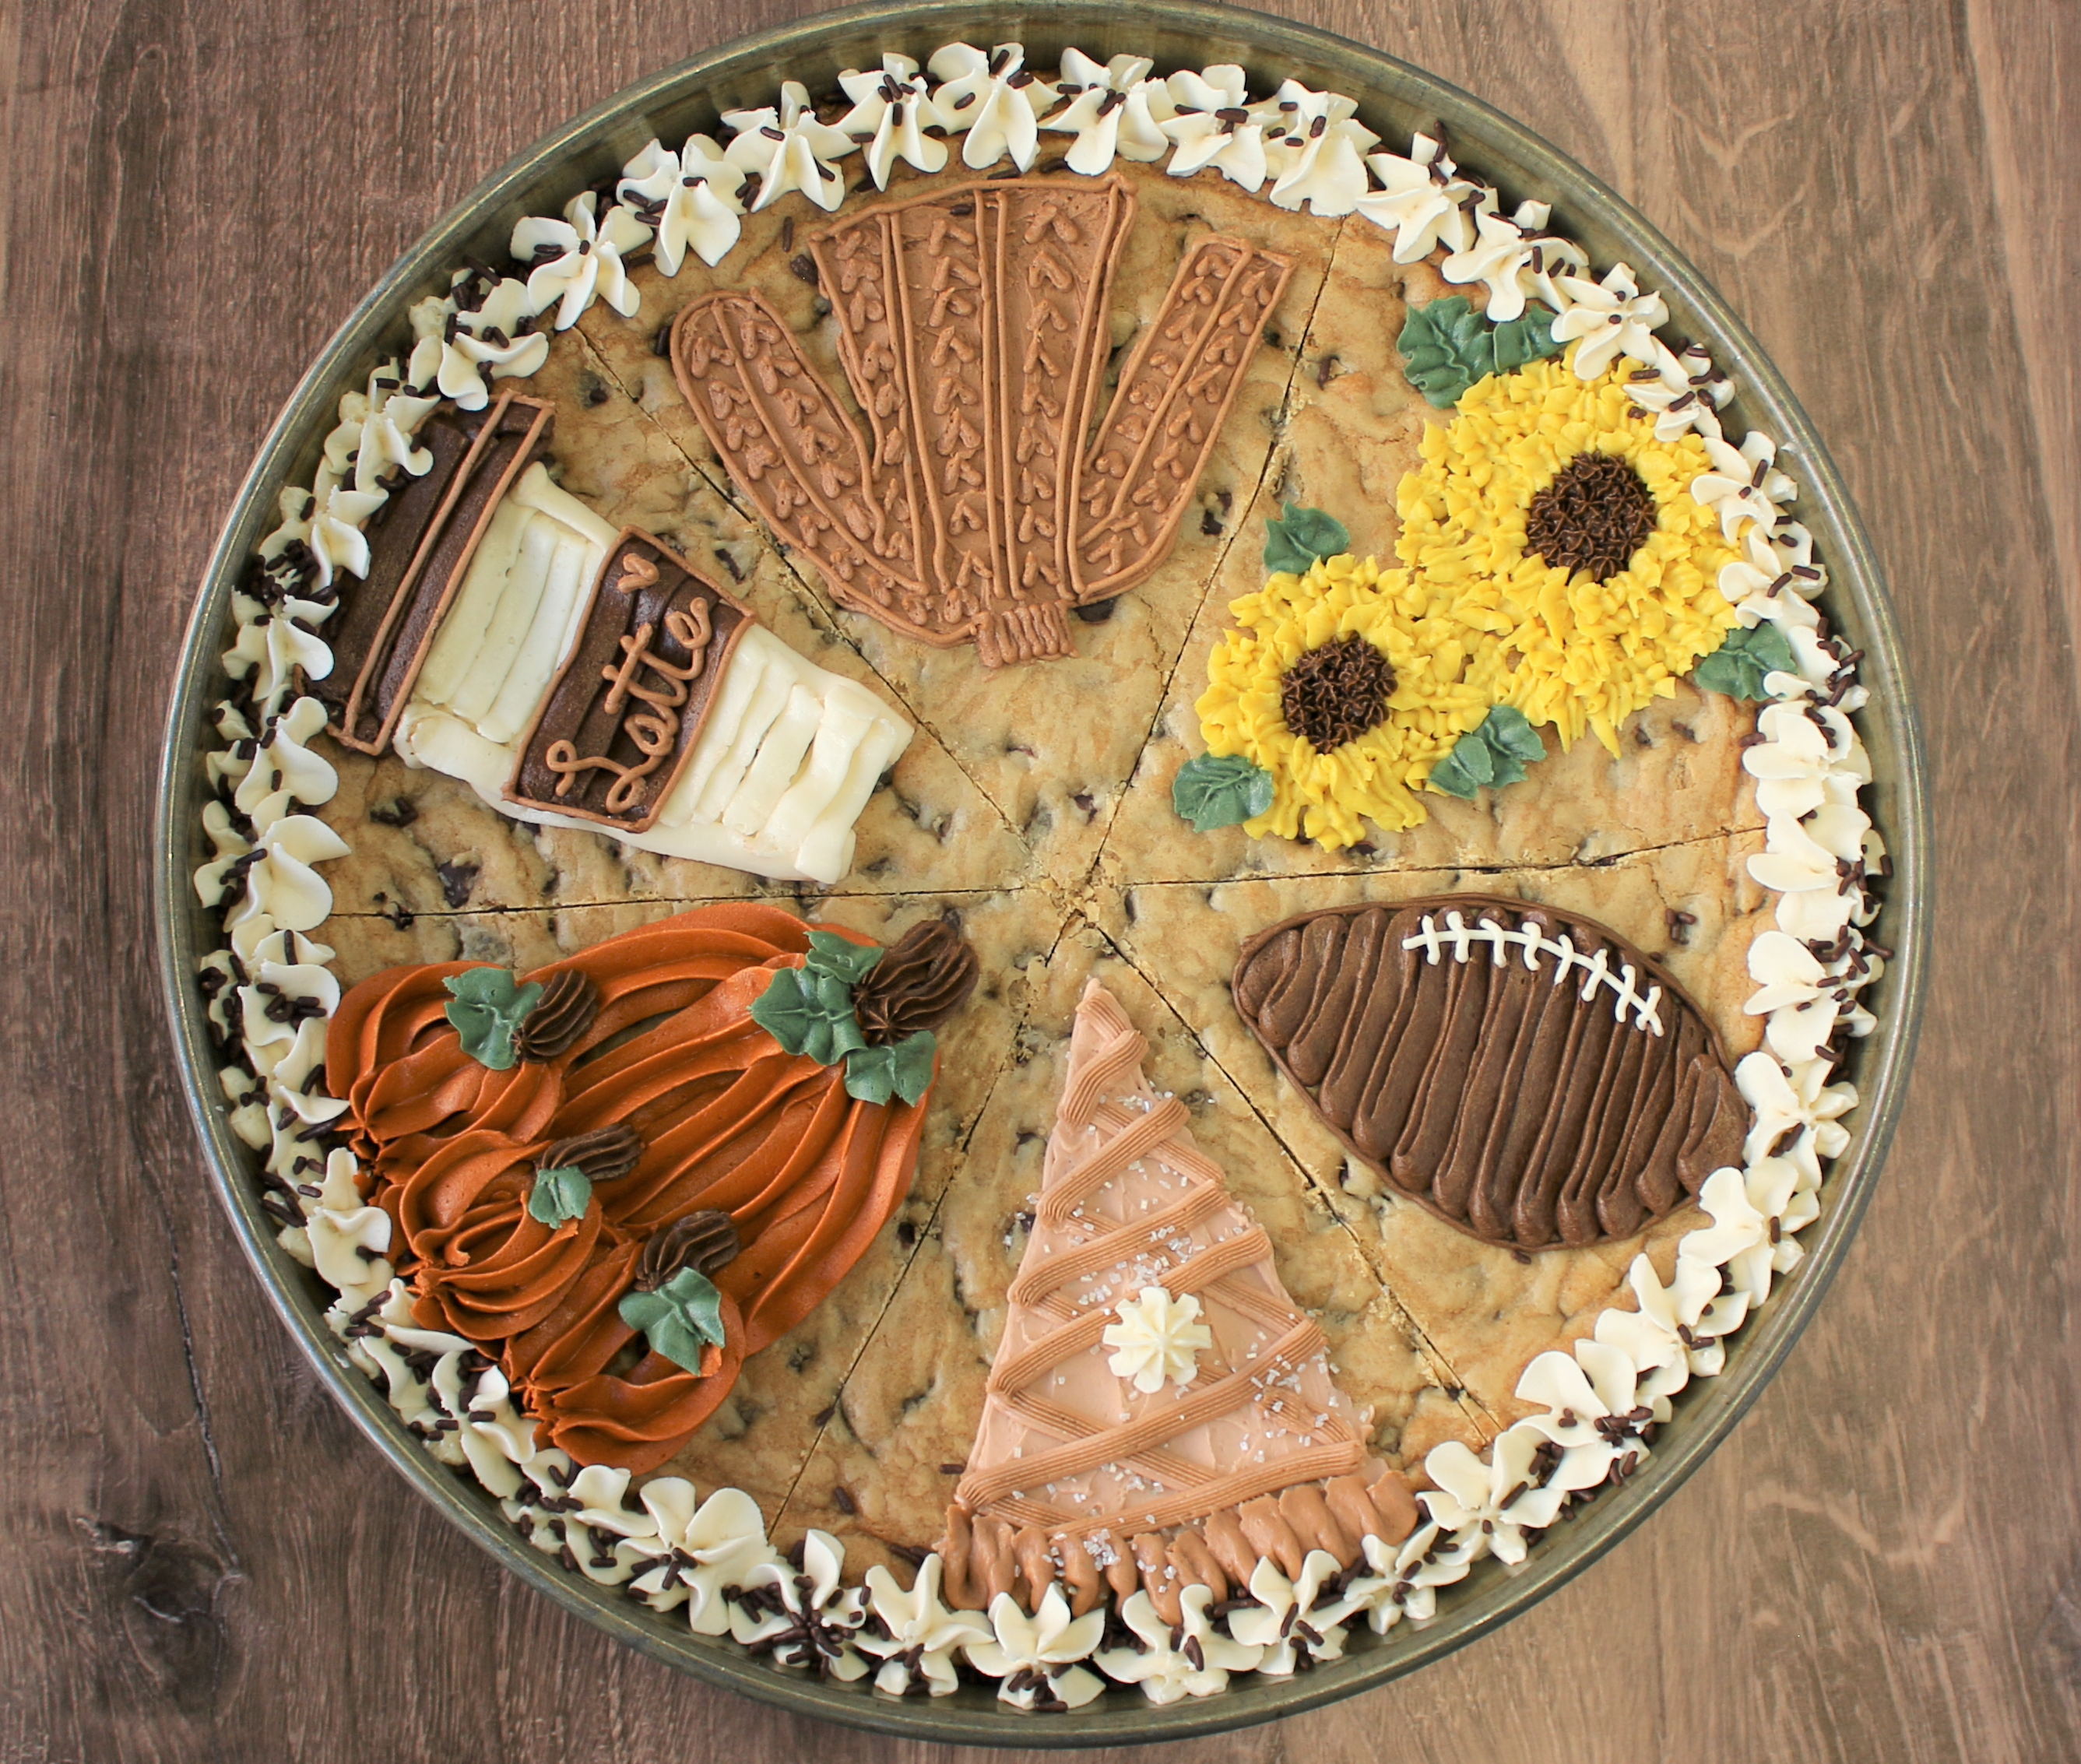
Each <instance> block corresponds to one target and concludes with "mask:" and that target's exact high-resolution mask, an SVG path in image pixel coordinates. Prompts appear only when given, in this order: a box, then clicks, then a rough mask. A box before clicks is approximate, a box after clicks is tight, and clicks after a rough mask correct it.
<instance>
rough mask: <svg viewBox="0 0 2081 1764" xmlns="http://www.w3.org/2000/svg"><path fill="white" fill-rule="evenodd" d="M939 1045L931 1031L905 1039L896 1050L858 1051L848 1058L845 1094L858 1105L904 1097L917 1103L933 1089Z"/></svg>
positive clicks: (922, 1031) (860, 1049)
mask: <svg viewBox="0 0 2081 1764" xmlns="http://www.w3.org/2000/svg"><path fill="white" fill-rule="evenodd" d="M938 1046H939V1042H938V1040H937V1038H936V1037H935V1036H934V1035H933V1034H932V1031H931V1030H929V1029H920V1030H919V1031H917V1032H916V1033H915V1034H914V1035H906V1036H905V1037H904V1038H903V1040H901V1041H899V1042H898V1043H896V1044H895V1045H894V1046H893V1047H886V1048H855V1049H854V1050H853V1051H852V1052H851V1053H849V1054H847V1056H846V1077H845V1086H846V1094H847V1096H849V1097H851V1098H852V1099H853V1100H854V1101H855V1102H856V1103H886V1102H888V1101H889V1098H891V1097H898V1096H900V1097H902V1098H903V1100H904V1101H905V1102H906V1103H915V1102H916V1101H917V1100H918V1098H919V1097H921V1096H923V1094H925V1092H926V1091H927V1090H929V1089H930V1088H931V1083H932V1059H933V1055H934V1052H935V1050H936V1049H937V1048H938Z"/></svg>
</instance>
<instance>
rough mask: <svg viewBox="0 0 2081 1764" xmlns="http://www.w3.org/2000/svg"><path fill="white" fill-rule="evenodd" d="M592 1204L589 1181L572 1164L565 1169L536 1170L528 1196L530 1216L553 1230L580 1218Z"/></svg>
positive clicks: (588, 1177)
mask: <svg viewBox="0 0 2081 1764" xmlns="http://www.w3.org/2000/svg"><path fill="white" fill-rule="evenodd" d="M591 1204H592V1178H591V1177H590V1176H588V1175H586V1173H585V1172H584V1171H583V1170H580V1169H579V1168H578V1166H576V1165H575V1164H574V1165H573V1166H571V1167H570V1168H569V1169H568V1170H536V1172H535V1186H534V1187H532V1189H530V1190H529V1191H528V1213H529V1215H530V1216H532V1217H533V1218H536V1219H539V1220H541V1222H542V1223H543V1224H545V1225H547V1226H549V1228H550V1229H552V1230H554V1229H556V1228H557V1226H558V1225H561V1224H564V1223H565V1222H566V1221H567V1220H573V1219H582V1218H584V1217H585V1211H586V1208H587V1207H589V1206H590V1205H591Z"/></svg>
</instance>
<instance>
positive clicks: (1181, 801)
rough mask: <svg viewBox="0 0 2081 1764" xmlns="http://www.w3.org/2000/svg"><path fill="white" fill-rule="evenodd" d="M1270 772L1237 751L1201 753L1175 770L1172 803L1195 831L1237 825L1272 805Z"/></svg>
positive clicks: (1209, 830)
mask: <svg viewBox="0 0 2081 1764" xmlns="http://www.w3.org/2000/svg"><path fill="white" fill-rule="evenodd" d="M1271 806H1272V774H1271V773H1270V772H1268V771H1264V770H1263V768H1262V767H1257V766H1254V765H1252V764H1251V762H1249V761H1248V760H1246V759H1245V758H1243V757H1242V754H1225V755H1223V756H1221V758H1216V757H1215V756H1214V755H1213V754H1199V755H1197V756H1196V757H1195V758H1192V759H1188V760H1187V761H1186V762H1185V763H1184V764H1183V766H1181V767H1179V770H1178V776H1177V779H1176V780H1175V782H1174V783H1172V784H1171V807H1172V808H1174V809H1176V810H1177V811H1178V813H1179V817H1181V818H1182V819H1183V820H1186V821H1191V822H1192V830H1193V832H1195V833H1211V832H1213V830H1214V829H1215V828H1217V827H1234V826H1239V825H1242V822H1244V821H1248V820H1249V819H1251V817H1252V816H1254V815H1261V814H1263V813H1264V812H1265V810H1266V809H1269V808H1270V807H1271Z"/></svg>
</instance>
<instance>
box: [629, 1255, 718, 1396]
mask: <svg viewBox="0 0 2081 1764" xmlns="http://www.w3.org/2000/svg"><path fill="white" fill-rule="evenodd" d="M620 1312H621V1321H623V1322H624V1323H626V1324H627V1325H629V1328H631V1329H641V1331H642V1332H643V1334H645V1336H646V1337H647V1338H649V1340H650V1347H651V1350H652V1351H653V1352H654V1353H658V1354H662V1355H664V1356H665V1358H666V1359H668V1360H670V1361H671V1363H673V1364H674V1365H675V1366H683V1367H685V1368H686V1369H687V1371H690V1372H698V1371H700V1369H701V1349H702V1347H703V1346H704V1345H705V1344H706V1343H708V1342H715V1343H716V1344H717V1345H718V1346H720V1345H721V1342H722V1337H723V1329H722V1295H721V1293H720V1292H717V1291H716V1289H715V1284H714V1283H713V1281H711V1280H710V1279H708V1276H707V1275H704V1274H702V1273H700V1271H698V1270H696V1269H693V1268H682V1269H680V1270H679V1272H678V1273H677V1274H675V1275H673V1276H672V1278H671V1279H669V1280H667V1281H666V1283H664V1284H663V1285H662V1286H661V1287H658V1290H657V1291H656V1292H627V1293H624V1294H623V1295H622V1299H621V1304H620Z"/></svg>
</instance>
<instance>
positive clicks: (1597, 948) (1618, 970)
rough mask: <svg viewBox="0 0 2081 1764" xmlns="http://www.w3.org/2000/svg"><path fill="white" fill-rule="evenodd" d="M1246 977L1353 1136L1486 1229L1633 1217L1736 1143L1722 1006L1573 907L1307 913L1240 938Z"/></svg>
mask: <svg viewBox="0 0 2081 1764" xmlns="http://www.w3.org/2000/svg"><path fill="white" fill-rule="evenodd" d="M1234 992H1235V1003H1236V1009H1237V1010H1238V1013H1239V1014H1241V1016H1242V1020H1243V1022H1244V1023H1246V1024H1247V1025H1248V1026H1249V1028H1250V1030H1251V1033H1252V1034H1253V1035H1255V1036H1256V1037H1257V1038H1258V1040H1259V1041H1261V1042H1263V1044H1264V1047H1265V1049H1266V1051H1267V1052H1269V1053H1270V1054H1271V1055H1272V1059H1273V1060H1274V1061H1276V1062H1277V1064H1278V1065H1279V1067H1280V1069H1281V1070H1282V1071H1283V1072H1284V1073H1286V1075H1287V1076H1288V1077H1289V1078H1291V1079H1292V1080H1293V1082H1295V1083H1296V1084H1297V1085H1299V1086H1301V1089H1302V1090H1305V1092H1306V1093H1307V1094H1308V1095H1309V1097H1310V1098H1311V1099H1312V1100H1313V1101H1314V1104H1315V1107H1316V1108H1317V1110H1318V1112H1319V1113H1320V1114H1321V1115H1322V1119H1323V1120H1324V1121H1325V1122H1326V1124H1328V1125H1329V1127H1330V1128H1331V1131H1332V1132H1334V1133H1335V1135H1336V1136H1337V1137H1338V1138H1339V1140H1342V1141H1343V1144H1344V1145H1345V1146H1346V1147H1347V1149H1349V1150H1350V1151H1351V1152H1352V1153H1353V1155H1354V1156H1356V1157H1358V1158H1359V1159H1360V1161H1362V1162H1364V1163H1365V1164H1367V1165H1368V1166H1370V1167H1372V1168H1373V1169H1374V1170H1378V1171H1379V1172H1380V1173H1381V1174H1382V1175H1384V1176H1385V1177H1386V1178H1387V1179H1388V1180H1389V1182H1392V1183H1393V1184H1394V1187H1395V1189H1396V1190H1397V1191H1399V1192H1400V1193H1402V1194H1403V1195H1407V1196H1408V1197H1409V1198H1410V1199H1412V1200H1415V1201H1416V1202H1418V1203H1419V1204H1421V1205H1423V1206H1424V1207H1426V1208H1429V1209H1430V1210H1431V1212H1434V1213H1436V1214H1437V1215H1438V1216H1439V1217H1440V1218H1441V1219H1444V1220H1447V1221H1448V1223H1450V1224H1455V1225H1457V1226H1458V1227H1459V1228H1460V1229H1461V1230H1462V1231H1466V1232H1469V1233H1472V1234H1473V1235H1474V1236H1475V1237H1481V1238H1483V1239H1485V1240H1486V1241H1489V1242H1490V1243H1498V1244H1506V1245H1512V1246H1514V1247H1516V1248H1518V1249H1521V1250H1539V1249H1545V1248H1546V1247H1548V1246H1549V1245H1555V1244H1567V1245H1571V1246H1580V1245H1586V1244H1593V1243H1600V1242H1604V1241H1609V1240H1612V1239H1616V1238H1625V1237H1632V1236H1633V1235H1634V1234H1635V1233H1637V1232H1638V1231H1639V1230H1641V1229H1642V1227H1643V1226H1645V1225H1646V1224H1648V1223H1649V1221H1650V1220H1654V1219H1658V1218H1660V1217H1661V1216H1663V1214H1665V1213H1667V1212H1669V1211H1670V1210H1671V1208H1674V1207H1675V1206H1676V1205H1677V1204H1678V1203H1680V1202H1681V1201H1682V1200H1684V1199H1686V1198H1687V1197H1688V1196H1689V1195H1695V1194H1696V1193H1697V1192H1698V1190H1699V1188H1700V1187H1701V1186H1702V1184H1703V1183H1704V1182H1705V1178H1707V1177H1708V1176H1709V1175H1710V1174H1712V1173H1713V1171H1714V1170H1717V1169H1718V1168H1719V1167H1720V1166H1722V1165H1726V1164H1734V1165H1737V1166H1738V1165H1739V1164H1740V1163H1741V1161H1742V1140H1743V1135H1744V1133H1745V1132H1747V1125H1748V1108H1747V1104H1745V1103H1743V1101H1742V1098H1741V1096H1740V1094H1739V1093H1738V1091H1737V1090H1735V1088H1734V1077H1733V1074H1732V1073H1731V1071H1730V1069H1729V1066H1728V1062H1727V1058H1726V1052H1725V1051H1724V1049H1723V1048H1722V1046H1721V1044H1720V1040H1719V1038H1718V1036H1717V1035H1716V1034H1715V1033H1714V1032H1713V1028H1712V1026H1711V1025H1710V1024H1709V1023H1708V1022H1707V1021H1706V1020H1705V1016H1704V1014H1702V1013H1701V1011H1700V1010H1699V1009H1698V1007H1697V1006H1696V1005H1695V1004H1693V1003H1692V1002H1691V1000H1690V999H1688V998H1686V997H1685V996H1684V993H1682V991H1681V990H1680V989H1679V988H1678V987H1677V985H1676V984H1675V981H1672V980H1671V979H1670V978H1669V977H1668V976H1667V974H1666V973H1664V972H1663V971H1662V970H1661V969H1660V968H1658V967H1657V966H1656V965H1655V964H1654V962H1652V961H1651V960H1649V958H1648V957H1646V956H1644V955H1642V954H1641V953H1640V952H1639V951H1637V950H1635V949H1634V948H1633V947H1631V946H1630V945H1629V944H1628V943H1625V942H1624V941H1623V940H1622V939H1620V938H1618V937H1616V935H1613V934H1612V932H1610V931H1608V930H1606V929H1605V928H1604V926H1600V925H1598V924H1596V923H1595V922H1592V921H1591V920H1589V919H1586V918H1581V917H1579V915H1577V914H1570V913H1562V912H1558V911H1556V910H1555V909H1552V908H1550V907H1544V906H1533V905H1528V903H1526V902H1524V901H1506V900H1501V899H1498V898H1495V897H1490V896H1487V895H1478V894H1461V895H1448V896H1439V897H1431V898H1429V899H1425V900H1418V901H1407V902H1404V903H1402V904H1401V905H1357V906H1348V907H1332V908H1330V909H1326V910H1324V911H1322V912H1317V913H1308V914H1301V916H1300V917H1299V918H1292V919H1289V920H1287V921H1286V922H1284V923H1283V924H1280V925H1276V926H1273V927H1272V929H1271V930H1268V931H1265V932H1263V933H1262V934H1261V935H1259V936H1257V937H1256V938H1254V939H1251V941H1250V942H1249V943H1246V944H1245V945H1244V946H1243V949H1242V956H1241V957H1240V959H1239V960H1238V962H1237V964H1236V970H1235V981H1234Z"/></svg>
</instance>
